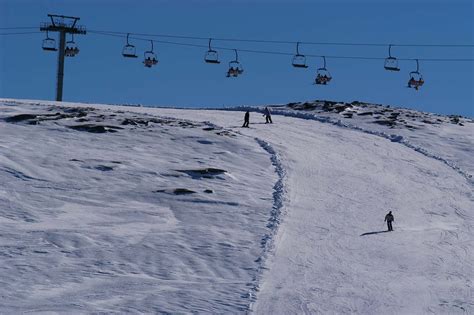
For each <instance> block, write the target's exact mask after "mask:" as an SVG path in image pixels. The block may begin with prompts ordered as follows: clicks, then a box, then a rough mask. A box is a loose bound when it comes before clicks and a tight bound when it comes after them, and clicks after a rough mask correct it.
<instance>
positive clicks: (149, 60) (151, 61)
mask: <svg viewBox="0 0 474 315" xmlns="http://www.w3.org/2000/svg"><path fill="white" fill-rule="evenodd" d="M150 42H151V50H148V51H145V53H144V59H143V64H144V65H145V67H147V68H151V67H152V66H154V65H156V64H157V63H158V59H156V55H155V53H154V52H153V41H152V40H151V41H150Z"/></svg>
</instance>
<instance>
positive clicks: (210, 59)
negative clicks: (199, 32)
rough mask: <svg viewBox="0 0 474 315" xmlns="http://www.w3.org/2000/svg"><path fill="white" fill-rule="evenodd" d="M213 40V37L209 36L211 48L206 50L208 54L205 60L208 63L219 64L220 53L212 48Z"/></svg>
mask: <svg viewBox="0 0 474 315" xmlns="http://www.w3.org/2000/svg"><path fill="white" fill-rule="evenodd" d="M211 41H212V38H209V50H208V51H207V52H206V55H205V56H204V61H205V62H207V63H213V64H219V63H221V62H220V61H219V54H218V53H217V51H216V50H214V49H212V48H211Z"/></svg>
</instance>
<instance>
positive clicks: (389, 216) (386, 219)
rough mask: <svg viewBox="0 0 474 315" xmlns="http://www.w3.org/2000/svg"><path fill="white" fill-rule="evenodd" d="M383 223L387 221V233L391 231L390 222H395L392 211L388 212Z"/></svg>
mask: <svg viewBox="0 0 474 315" xmlns="http://www.w3.org/2000/svg"><path fill="white" fill-rule="evenodd" d="M385 221H387V227H388V230H389V231H393V228H392V222H393V221H395V219H394V218H393V214H392V211H390V212H389V213H387V215H386V216H385Z"/></svg>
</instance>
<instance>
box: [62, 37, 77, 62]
mask: <svg viewBox="0 0 474 315" xmlns="http://www.w3.org/2000/svg"><path fill="white" fill-rule="evenodd" d="M71 36H72V37H71V40H70V41H68V42H66V47H65V48H64V54H65V55H66V57H74V56H76V55H77V54H78V53H79V47H77V44H76V43H75V42H74V34H71Z"/></svg>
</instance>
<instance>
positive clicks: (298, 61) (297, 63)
mask: <svg viewBox="0 0 474 315" xmlns="http://www.w3.org/2000/svg"><path fill="white" fill-rule="evenodd" d="M299 46H300V43H299V42H297V43H296V55H294V56H293V61H292V63H291V64H292V65H293V67H295V68H308V66H307V65H306V56H305V55H302V54H300V51H299Z"/></svg>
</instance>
